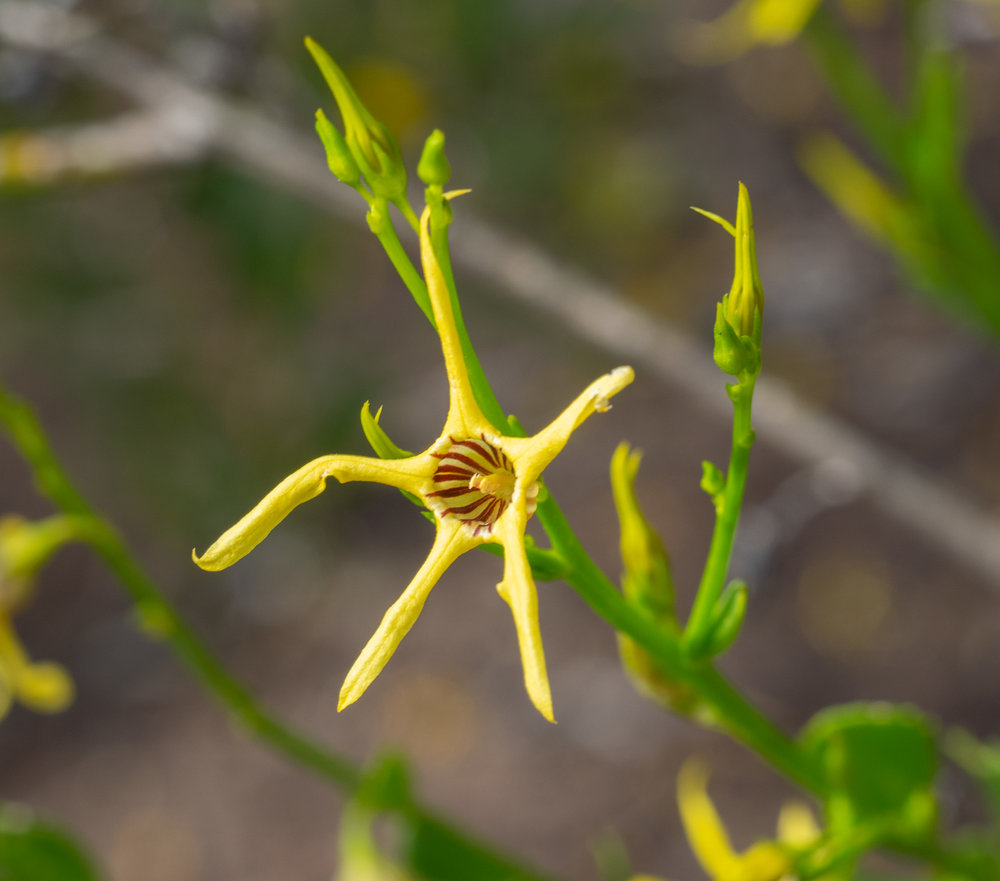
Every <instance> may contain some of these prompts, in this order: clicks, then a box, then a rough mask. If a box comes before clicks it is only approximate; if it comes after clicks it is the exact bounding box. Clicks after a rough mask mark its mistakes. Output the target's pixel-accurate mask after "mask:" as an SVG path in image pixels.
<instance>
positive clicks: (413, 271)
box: [371, 209, 437, 330]
mask: <svg viewBox="0 0 1000 881" xmlns="http://www.w3.org/2000/svg"><path fill="white" fill-rule="evenodd" d="M371 229H372V232H373V233H375V236H376V238H378V240H379V242H380V244H381V245H382V248H383V249H384V250H385V253H386V254H387V255H388V257H389V259H390V260H391V261H392V265H393V267H394V268H395V270H396V272H397V273H399V277H400V278H401V279H402V280H403V284H405V285H406V288H407V290H409V292H410V294H411V295H412V296H413V299H414V300H415V301H416V303H417V305H418V306H419V307H420V311H421V312H423V313H424V315H425V316H426V318H427V320H428V321H429V322H430V323H431V327H433V328H434V329H435V330H437V325H436V324H435V323H434V310H433V309H432V308H431V298H430V296H429V295H428V293H427V285H426V284H425V283H424V277H423V276H422V275H421V274H420V273H419V272H417V268H416V267H415V266H414V265H413V261H412V260H410V255H409V254H407V253H406V249H405V248H403V243H402V242H401V241H400V240H399V236H398V235H397V234H396V229H395V227H394V226H393V225H392V222H391V221H390V219H389V212H388V209H386V210H385V213H384V214H382V215H381V216H380V217H379V220H378V222H377V223H373V224H371Z"/></svg>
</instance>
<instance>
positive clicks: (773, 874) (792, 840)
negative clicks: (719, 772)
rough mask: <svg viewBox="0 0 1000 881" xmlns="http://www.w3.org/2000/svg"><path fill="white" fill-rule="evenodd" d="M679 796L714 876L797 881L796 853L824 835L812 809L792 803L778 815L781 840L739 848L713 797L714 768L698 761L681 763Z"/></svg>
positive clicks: (694, 844) (695, 844) (730, 880)
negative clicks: (711, 771) (738, 850)
mask: <svg viewBox="0 0 1000 881" xmlns="http://www.w3.org/2000/svg"><path fill="white" fill-rule="evenodd" d="M677 801H678V804H679V806H680V814H681V821H682V822H683V823H684V831H685V832H686V833H687V837H688V841H689V842H690V844H691V849H692V850H693V851H694V854H695V856H696V857H697V858H698V861H699V862H700V863H701V865H702V866H703V867H704V869H705V872H706V873H707V874H708V875H709V876H710V877H711V878H712V879H713V881H794V879H795V865H794V863H793V861H792V858H791V857H792V854H793V853H794V852H795V851H798V850H802V849H806V848H808V847H810V846H811V845H813V844H815V843H816V841H817V840H818V839H819V835H820V833H819V829H818V828H817V827H816V823H815V821H814V820H813V818H812V814H811V813H810V812H809V809H808V808H806V807H805V806H804V805H798V804H792V805H788V806H787V807H786V808H785V809H783V810H782V813H781V817H780V819H779V821H778V838H779V841H758V842H757V843H756V844H753V845H752V846H751V847H750V848H749V849H747V850H745V851H743V853H736V852H735V851H734V850H733V846H732V844H730V842H729V835H728V833H727V832H726V828H725V826H723V825H722V820H721V819H720V818H719V815H718V813H717V812H716V810H715V805H713V804H712V800H711V799H710V798H709V797H708V771H707V769H706V768H705V766H704V765H703V764H701V763H700V762H697V761H689V762H687V763H685V765H684V767H683V768H681V773H680V777H679V778H678V782H677Z"/></svg>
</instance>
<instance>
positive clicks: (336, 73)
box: [306, 37, 406, 202]
mask: <svg viewBox="0 0 1000 881" xmlns="http://www.w3.org/2000/svg"><path fill="white" fill-rule="evenodd" d="M306 48H307V49H308V50H309V53H310V54H311V55H312V57H313V60H314V61H315V62H316V64H317V65H318V67H319V69H320V71H321V72H322V74H323V78H324V79H325V80H326V84H327V85H328V86H329V87H330V91H331V92H333V97H334V100H335V101H336V102H337V107H338V108H339V109H340V115H341V116H342V117H343V119H344V141H345V143H346V144H347V147H348V150H349V151H350V153H351V156H352V157H353V159H354V161H355V163H356V164H357V166H358V168H359V169H360V171H361V173H362V174H363V175H364V178H365V181H366V183H367V184H368V186H369V188H370V189H371V191H372V192H373V193H374V194H375V195H376V196H382V197H384V198H386V199H388V200H389V201H391V202H395V201H397V200H401V199H403V198H405V195H406V168H405V166H404V165H403V156H402V154H401V153H400V151H399V145H398V144H397V143H396V139H395V138H394V137H393V136H392V133H391V132H390V131H389V129H388V128H386V126H385V125H384V124H383V123H381V122H379V121H378V120H377V119H375V117H374V116H372V115H371V113H370V112H369V111H368V108H367V107H365V105H364V104H362V103H361V99H360V98H359V97H358V95H357V92H355V91H354V88H353V87H352V86H351V84H350V82H349V81H348V79H347V77H346V76H345V75H344V72H343V71H342V70H341V69H340V67H339V66H338V65H337V63H336V62H335V61H334V60H333V59H332V58H331V57H330V56H329V55H328V54H327V52H326V50H325V49H323V47H322V46H320V45H319V43H317V42H316V41H315V40H313V39H311V38H310V37H306ZM320 136H321V137H322V134H321V135H320ZM324 144H325V141H324ZM334 174H336V172H334ZM338 176H339V175H338Z"/></svg>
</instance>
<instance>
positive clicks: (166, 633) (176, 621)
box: [0, 389, 360, 789]
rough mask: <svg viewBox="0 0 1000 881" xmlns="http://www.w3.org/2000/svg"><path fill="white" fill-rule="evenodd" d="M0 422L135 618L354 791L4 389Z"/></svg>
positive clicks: (231, 700)
mask: <svg viewBox="0 0 1000 881" xmlns="http://www.w3.org/2000/svg"><path fill="white" fill-rule="evenodd" d="M0 423H2V425H3V427H4V429H5V430H6V433H7V436H8V437H9V438H10V440H11V441H12V442H13V444H14V446H15V447H16V448H17V450H18V451H19V452H20V453H21V455H22V456H23V457H24V459H25V460H26V461H27V463H28V465H29V467H30V468H31V470H32V473H33V474H34V477H35V480H36V482H37V484H38V488H39V489H40V490H41V491H42V492H43V493H45V495H47V496H48V497H49V498H50V499H51V500H52V502H53V504H55V506H56V507H57V508H59V509H60V510H61V511H63V512H64V513H66V514H69V515H72V516H76V517H81V518H86V519H87V520H88V521H89V522H90V523H91V524H92V525H91V528H90V529H89V530H87V532H86V538H87V540H88V542H89V543H90V545H91V546H92V547H93V548H94V550H95V551H96V552H97V554H98V555H99V556H100V557H101V559H103V560H104V562H105V564H106V565H107V566H108V568H109V569H110V570H111V571H112V572H113V573H114V575H115V576H116V577H117V579H118V581H119V583H120V584H121V585H122V587H124V588H125V590H126V591H127V592H128V594H129V596H130V597H131V599H132V601H133V602H134V603H135V605H136V609H137V610H138V612H139V614H140V616H141V619H142V620H143V621H144V622H146V624H147V625H148V626H149V627H150V628H151V629H152V630H153V631H154V632H155V633H157V634H158V635H161V636H162V637H163V638H164V639H165V640H166V641H167V642H168V644H169V645H170V647H171V648H172V649H173V650H174V652H175V653H176V654H177V655H178V657H180V658H181V659H182V660H183V661H184V663H185V664H187V666H188V668H189V669H190V670H191V672H192V673H194V674H195V676H196V677H197V678H198V680H199V681H200V682H201V684H202V685H203V686H204V687H205V688H206V689H207V690H208V691H210V692H211V693H212V694H213V695H214V696H215V697H216V699H218V700H219V702H220V703H222V704H223V705H224V706H225V707H226V708H227V709H228V710H229V712H230V713H231V714H232V716H233V718H234V719H235V720H236V721H237V722H238V723H239V724H240V725H241V726H242V727H243V728H244V729H245V730H247V731H248V732H250V733H251V734H252V735H253V736H254V737H256V738H258V739H260V740H262V741H264V742H265V743H267V744H268V745H269V746H271V747H272V748H274V749H275V750H277V751H278V752H281V753H284V754H285V755H286V756H287V757H288V758H289V759H291V760H292V761H293V762H295V763H296V764H299V765H304V766H306V767H308V768H310V769H312V770H313V771H315V772H317V773H318V774H320V775H321V776H323V777H326V778H327V779H329V780H330V781H332V782H334V783H336V784H337V785H338V786H341V787H344V788H347V789H353V788H354V787H355V786H356V785H357V783H358V781H359V780H360V775H359V772H358V771H357V769H356V768H354V767H353V766H352V765H351V764H350V763H349V762H348V761H347V760H346V759H343V758H341V757H339V756H336V755H334V754H333V753H331V752H330V751H328V750H327V749H325V748H324V747H322V746H320V745H319V744H317V743H315V742H313V741H311V740H309V739H308V738H307V737H305V736H304V735H301V734H299V733H297V732H295V731H292V730H291V729H289V728H287V727H286V726H284V725H283V724H282V723H280V722H279V721H278V720H277V719H276V718H275V717H273V716H272V715H271V714H270V713H268V712H267V711H266V710H265V709H263V708H262V707H261V706H260V705H259V704H258V703H257V702H256V701H255V700H254V699H253V697H252V696H251V695H250V694H249V692H247V690H246V689H245V688H244V687H243V686H242V685H240V684H239V683H238V682H237V681H236V680H235V679H233V677H232V676H230V675H229V673H228V672H227V671H226V670H225V668H224V667H223V666H222V665H221V664H220V663H219V661H218V660H217V659H216V658H215V656H214V655H213V654H212V653H211V652H210V651H209V649H208V648H207V647H206V646H205V645H204V644H203V643H202V642H201V640H199V639H198V637H197V636H195V634H194V632H193V631H192V630H191V629H190V628H189V627H188V626H187V625H186V624H184V622H183V621H182V620H181V618H180V616H179V614H178V613H177V611H176V610H175V609H174V608H173V606H172V605H171V604H170V602H169V601H168V600H167V599H166V597H165V596H164V595H163V594H162V593H161V592H160V590H159V589H158V588H157V587H156V585H155V584H154V583H153V581H152V580H151V579H150V578H149V576H147V575H146V573H145V572H143V570H142V568H141V567H140V565H139V564H138V562H136V560H135V559H134V558H133V557H132V555H131V553H130V552H129V550H128V549H127V548H126V547H125V544H124V542H123V541H122V539H121V537H120V536H119V535H118V533H117V532H116V531H115V530H114V529H113V528H112V527H111V526H110V525H109V524H108V523H107V522H105V521H104V520H103V519H102V518H100V517H98V516H97V514H95V513H94V511H93V509H92V508H91V507H90V505H89V504H88V503H87V502H86V500H85V499H84V498H83V496H81V495H80V493H79V492H78V491H77V489H76V487H74V486H73V484H72V483H71V482H70V480H69V478H68V477H67V476H66V474H65V472H64V471H63V470H62V468H61V467H60V465H59V462H58V461H57V459H56V456H55V453H54V452H53V450H52V447H51V446H50V445H49V442H48V439H47V437H46V435H45V433H44V431H43V429H42V427H41V425H40V424H39V422H38V419H37V418H36V416H35V414H34V413H33V412H32V410H31V409H30V408H29V407H28V406H27V404H24V403H23V402H21V401H18V400H17V399H15V398H13V397H12V396H10V395H9V394H7V393H6V392H5V391H3V390H2V389H0Z"/></svg>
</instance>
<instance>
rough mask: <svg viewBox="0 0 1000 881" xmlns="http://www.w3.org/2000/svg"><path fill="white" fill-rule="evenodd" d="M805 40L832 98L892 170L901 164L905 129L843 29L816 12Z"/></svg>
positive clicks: (828, 16)
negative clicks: (842, 107)
mask: <svg viewBox="0 0 1000 881" xmlns="http://www.w3.org/2000/svg"><path fill="white" fill-rule="evenodd" d="M806 37H807V38H808V40H809V46H810V48H811V49H812V51H813V55H814V56H815V58H816V61H817V63H818V64H819V66H820V68H821V69H822V71H823V73H824V74H825V75H826V79H827V82H828V83H829V85H830V88H831V90H832V91H833V93H834V95H836V97H837V98H838V99H839V100H840V102H841V104H843V105H844V107H845V109H846V110H847V112H848V114H849V115H850V116H851V118H852V119H853V120H854V121H855V122H856V123H857V124H858V125H859V126H860V127H861V129H862V130H863V131H864V132H865V133H866V134H867V135H868V138H869V140H870V141H871V142H872V145H873V146H874V147H875V149H876V150H878V151H879V153H880V154H881V155H882V158H883V159H885V160H886V161H887V162H888V163H889V164H890V165H892V166H896V167H898V166H900V165H902V164H904V163H905V155H906V154H905V148H906V143H905V138H906V130H905V129H906V127H905V123H904V120H903V117H902V114H901V113H900V111H899V109H898V108H897V107H896V105H895V104H893V102H892V101H891V100H890V99H889V96H888V95H887V94H886V92H885V90H884V89H883V88H882V84H881V83H880V82H879V81H878V79H877V78H876V77H875V75H874V74H873V73H872V71H871V70H870V69H869V68H868V66H867V65H866V64H865V63H864V60H863V59H862V58H861V54H860V53H859V52H858V49H857V47H855V46H854V45H853V44H852V43H851V41H850V39H849V37H848V36H847V34H846V32H845V31H844V28H843V27H842V26H841V25H840V23H839V22H838V21H837V20H836V18H835V17H834V15H833V14H832V13H831V12H830V11H829V10H828V9H825V8H823V7H821V8H819V9H817V10H816V12H815V14H814V15H813V17H812V19H811V20H810V22H809V26H808V28H806Z"/></svg>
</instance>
